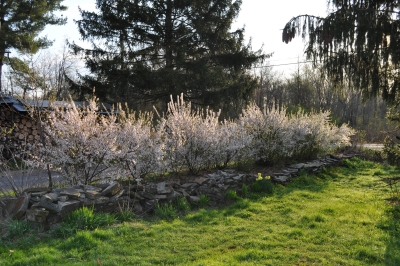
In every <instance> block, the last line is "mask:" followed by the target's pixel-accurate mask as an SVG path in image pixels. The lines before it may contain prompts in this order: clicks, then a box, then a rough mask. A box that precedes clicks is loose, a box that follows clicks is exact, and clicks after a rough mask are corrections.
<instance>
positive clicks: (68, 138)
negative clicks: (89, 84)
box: [39, 95, 354, 184]
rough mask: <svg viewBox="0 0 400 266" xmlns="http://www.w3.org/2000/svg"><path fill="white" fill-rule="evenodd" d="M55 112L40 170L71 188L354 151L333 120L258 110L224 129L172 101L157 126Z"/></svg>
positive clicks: (140, 119) (120, 115) (145, 118)
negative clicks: (47, 169) (44, 167)
mask: <svg viewBox="0 0 400 266" xmlns="http://www.w3.org/2000/svg"><path fill="white" fill-rule="evenodd" d="M53 109H54V111H53V112H50V113H49V114H48V118H47V119H46V120H45V121H44V122H43V129H44V133H45V134H44V135H45V137H46V138H45V143H44V145H42V146H41V148H40V149H39V150H40V152H41V155H42V157H41V158H43V159H42V161H41V162H42V163H43V164H50V165H52V166H53V167H57V168H59V169H61V170H62V174H63V175H64V176H65V178H66V179H67V180H69V181H70V183H83V184H89V183H91V182H94V181H104V180H106V179H108V178H112V177H115V176H116V175H117V176H118V175H119V176H127V175H130V176H132V177H134V178H143V177H144V176H145V175H147V174H149V173H163V172H171V171H182V170H189V171H190V172H197V171H199V170H201V169H204V168H209V167H215V166H227V165H228V164H229V163H230V162H237V161H241V160H248V159H255V160H256V161H261V162H272V163H274V162H277V161H278V160H287V159H288V158H293V157H295V158H306V157H310V156H315V155H318V154H321V153H325V152H328V151H331V150H333V149H335V148H338V147H341V146H345V145H349V144H350V136H351V135H352V134H354V132H353V130H352V129H350V128H349V127H348V126H347V125H345V124H344V125H342V126H341V127H337V126H336V125H334V124H333V123H331V121H330V119H329V112H321V113H311V114H306V113H304V112H298V113H297V114H294V115H287V113H286V110H284V109H281V110H278V109H277V108H271V109H269V110H265V111H264V112H262V111H261V110H260V109H259V108H258V107H257V106H256V105H255V104H251V105H249V106H248V107H247V108H246V109H245V110H243V112H242V115H241V116H240V117H239V118H238V119H237V120H236V121H227V120H224V121H220V119H219V114H220V112H217V113H215V112H212V111H210V110H208V109H206V110H204V109H197V110H193V108H192V106H191V103H190V102H185V101H184V99H183V95H181V96H179V97H177V100H176V102H174V101H173V99H172V98H171V102H170V103H169V104H168V111H167V113H166V114H164V115H163V116H162V117H161V116H160V117H159V119H158V120H157V122H156V121H155V119H154V117H153V114H152V113H141V114H138V115H135V114H130V113H129V112H126V111H124V110H123V108H121V106H119V108H118V112H116V113H110V114H108V115H100V114H98V112H97V111H98V104H97V102H96V100H95V99H92V100H90V101H89V105H88V106H86V107H85V108H83V109H80V108H77V107H76V106H75V105H74V103H73V102H72V101H71V102H70V106H68V107H67V108H65V107H57V106H54V108H53ZM42 144H43V143H42Z"/></svg>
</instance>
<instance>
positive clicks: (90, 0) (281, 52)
mask: <svg viewBox="0 0 400 266" xmlns="http://www.w3.org/2000/svg"><path fill="white" fill-rule="evenodd" d="M63 4H64V5H65V6H68V10H67V11H66V12H63V16H64V17H67V18H68V23H67V25H64V26H48V27H47V28H46V29H45V31H44V32H43V34H42V35H47V37H48V38H49V39H51V40H55V43H54V44H53V46H52V47H51V48H50V49H49V50H50V51H51V52H52V53H57V52H58V51H60V50H62V46H63V44H64V43H65V39H66V38H67V39H68V40H69V41H75V42H76V43H78V44H81V45H85V43H82V42H81V41H80V35H79V33H78V29H77V26H76V24H75V23H74V22H73V20H79V19H80V14H79V11H78V6H79V7H80V8H81V9H83V10H90V11H95V0H64V2H63ZM326 11H327V0H301V1H299V0H284V1H283V0H277V1H276V0H274V1H272V0H242V6H241V11H240V13H239V16H238V18H237V20H236V21H235V23H234V24H233V25H232V29H237V28H240V27H242V26H245V38H246V40H247V41H248V40H249V38H250V37H251V39H252V47H253V50H258V49H260V48H261V47H262V45H263V51H264V52H265V53H274V54H273V56H272V57H271V58H270V60H269V63H270V65H272V66H273V68H274V70H276V71H279V72H285V73H286V74H288V73H292V72H294V71H295V70H296V69H297V64H296V63H297V62H298V59H299V61H302V60H303V50H304V45H305V43H304V42H303V40H302V39H301V38H300V37H297V36H296V38H295V39H294V40H293V41H292V42H291V43H289V44H285V43H284V42H282V35H281V34H282V31H281V29H283V27H284V26H285V24H286V23H287V22H288V21H289V20H290V19H291V18H292V17H295V16H298V15H303V14H309V15H317V16H325V15H326V13H327V12H326ZM86 45H87V44H86ZM291 63H295V64H292V65H286V64H291Z"/></svg>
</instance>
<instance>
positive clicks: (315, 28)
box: [282, 0, 400, 100]
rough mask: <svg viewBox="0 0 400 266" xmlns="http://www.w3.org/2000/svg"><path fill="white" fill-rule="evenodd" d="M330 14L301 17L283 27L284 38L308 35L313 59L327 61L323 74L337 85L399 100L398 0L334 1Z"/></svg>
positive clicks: (305, 36)
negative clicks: (396, 41)
mask: <svg viewBox="0 0 400 266" xmlns="http://www.w3.org/2000/svg"><path fill="white" fill-rule="evenodd" d="M328 5H329V14H328V15H327V16H326V17H325V18H321V17H317V16H312V15H299V16H297V17H294V18H292V19H291V20H290V21H289V22H288V23H287V24H286V25H285V27H284V29H283V32H282V40H283V41H284V42H286V43H288V42H290V41H291V40H292V39H293V38H294V36H295V35H301V36H302V37H303V38H304V39H307V47H306V48H305V51H306V54H307V57H308V58H311V59H314V62H321V61H322V62H323V65H322V66H323V70H324V74H325V75H326V76H328V77H329V78H331V79H332V80H333V81H334V82H336V83H337V84H338V85H343V84H345V83H347V82H350V83H351V84H353V85H354V86H355V87H356V88H359V89H361V90H362V91H363V92H365V93H364V95H363V96H364V97H374V96H376V95H378V94H381V95H382V96H383V97H384V98H386V99H390V100H394V99H395V96H396V94H397V92H398V91H399V89H400V83H399V82H398V80H399V72H398V68H397V65H398V63H399V61H400V57H399V56H398V45H397V44H394V41H395V40H397V39H398V38H399V36H400V35H399V32H400V31H399V27H400V26H399V23H398V19H397V18H393V15H394V14H397V13H398V12H399V11H400V8H399V6H398V1H395V0H388V1H372V0H367V1H356V0H350V1H329V4H328Z"/></svg>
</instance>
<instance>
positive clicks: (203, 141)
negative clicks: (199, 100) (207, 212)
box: [158, 95, 221, 172]
mask: <svg viewBox="0 0 400 266" xmlns="http://www.w3.org/2000/svg"><path fill="white" fill-rule="evenodd" d="M218 117H219V113H214V112H211V111H210V110H205V111H204V110H202V109H199V110H197V111H193V110H192V108H191V104H190V102H189V103H185V102H184V100H183V95H181V96H180V97H178V98H177V101H176V102H174V101H173V99H172V97H171V102H170V103H169V104H168V112H167V115H166V117H164V118H162V119H161V122H160V124H159V126H158V131H159V132H160V134H161V142H162V149H163V150H164V160H163V163H164V169H165V170H166V171H181V170H183V169H188V170H189V171H190V172H197V171H198V170H200V169H201V168H204V167H206V166H210V165H211V164H212V161H213V159H214V158H215V152H218V151H216V148H217V147H216V146H217V143H218V140H219V138H218V137H220V136H221V135H220V134H218V129H219V122H218Z"/></svg>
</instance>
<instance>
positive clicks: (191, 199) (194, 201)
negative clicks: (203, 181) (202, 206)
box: [189, 196, 200, 203]
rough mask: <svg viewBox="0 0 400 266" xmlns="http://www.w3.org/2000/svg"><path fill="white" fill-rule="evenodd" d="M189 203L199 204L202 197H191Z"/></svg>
mask: <svg viewBox="0 0 400 266" xmlns="http://www.w3.org/2000/svg"><path fill="white" fill-rule="evenodd" d="M189 201H190V202H193V203H197V202H199V201H200V197H198V196H190V197H189Z"/></svg>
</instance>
